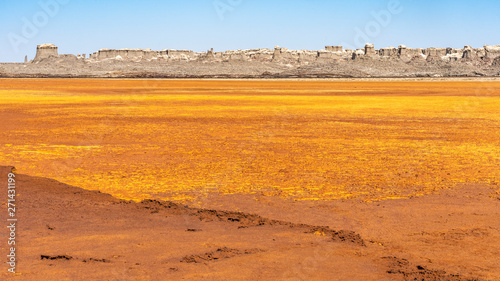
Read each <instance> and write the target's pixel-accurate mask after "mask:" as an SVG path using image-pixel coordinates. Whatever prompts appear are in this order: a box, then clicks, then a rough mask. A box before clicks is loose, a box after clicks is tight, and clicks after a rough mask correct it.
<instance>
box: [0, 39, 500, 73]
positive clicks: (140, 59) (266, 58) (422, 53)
mask: <svg viewBox="0 0 500 281" xmlns="http://www.w3.org/2000/svg"><path fill="white" fill-rule="evenodd" d="M499 59H500V45H497V46H488V45H486V46H484V48H478V49H474V48H472V47H470V46H465V47H464V48H463V49H455V48H427V49H413V48H408V47H406V46H405V45H400V46H398V48H395V47H388V48H382V49H375V46H374V45H373V44H366V46H365V48H364V49H358V50H350V49H343V48H342V46H326V47H325V49H324V50H319V51H310V50H289V49H286V48H281V47H278V46H276V47H275V48H274V50H273V49H252V50H236V51H225V52H214V51H213V49H212V50H209V51H207V52H194V51H190V50H161V51H154V50H150V49H120V50H113V49H101V50H99V51H97V52H95V53H93V54H91V55H90V56H89V57H88V58H87V57H86V55H85V54H78V55H77V56H74V55H59V54H58V53H57V47H56V46H54V45H52V44H42V45H39V46H37V54H36V57H35V59H34V60H32V61H31V62H30V63H24V64H0V77H2V76H3V77H50V76H56V77H61V76H63V77H457V76H500V63H499V62H498V61H499Z"/></svg>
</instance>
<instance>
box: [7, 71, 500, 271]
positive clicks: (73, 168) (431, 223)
mask: <svg viewBox="0 0 500 281" xmlns="http://www.w3.org/2000/svg"><path fill="white" fill-rule="evenodd" d="M499 108H500V82H499V81H495V80H484V81H481V80H436V81H429V80H414V81H405V80H387V81H375V80H367V81H362V80H350V81H349V80H160V79H158V80H155V79H150V80H118V79H116V80H113V79H0V118H1V120H2V122H1V124H0V166H3V168H2V174H1V175H0V176H1V177H2V179H1V180H2V181H6V180H7V176H6V175H7V173H9V172H11V171H12V169H13V168H12V167H15V170H14V171H15V173H16V175H17V176H16V180H18V186H17V188H18V196H17V198H18V199H19V202H18V206H17V207H18V209H19V230H18V233H19V250H18V253H17V254H18V257H19V262H18V271H17V273H16V275H15V276H13V275H12V274H10V273H8V272H7V270H6V269H5V270H4V272H3V273H2V275H0V276H2V277H9V278H13V279H14V280H15V279H19V280H248V279H256V280H500V262H499V261H498V260H500V259H499V258H500V242H499V241H500V240H499V238H500V221H499V219H498V217H499V213H500V209H499V208H500V186H499V184H500V168H499V167H500V114H499V111H498V109H499ZM6 195H7V194H6ZM2 207H3V209H2V217H3V216H6V215H7V210H6V209H7V207H6V206H5V204H4V205H2ZM4 209H5V210H4ZM6 235H7V233H2V236H4V237H6ZM1 250H2V253H4V252H5V253H6V252H7V243H3V244H2V245H1ZM415 278H417V279H415Z"/></svg>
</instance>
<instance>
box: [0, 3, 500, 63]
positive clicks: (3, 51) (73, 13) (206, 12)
mask: <svg viewBox="0 0 500 281" xmlns="http://www.w3.org/2000/svg"><path fill="white" fill-rule="evenodd" d="M44 3H45V5H44ZM54 3H55V4H54ZM499 11H500V1H494V0H477V1H470V0H468V1H463V0H453V1H448V0H446V1H437V0H436V1H428V0H380V1H379V0H373V1H367V0H359V1H356V0H350V1H348V0H342V1H327V0H308V1H305V0H304V1H299V0H287V1H282V0H274V1H273V0H267V1H265V0H181V1H153V0H141V1H138V0H136V1H132V0H100V1H99V0H86V1H79V0H38V1H30V0H24V1H10V0H0V36H1V40H0V62H22V61H23V60H24V56H25V55H28V58H29V59H32V58H33V57H34V55H35V50H36V45H38V44H42V43H53V44H56V45H57V46H58V47H59V53H70V54H78V53H85V54H89V53H92V52H95V51H97V50H99V49H101V48H150V49H153V50H162V49H191V50H195V51H205V50H208V49H210V48H214V49H215V50H216V51H224V50H234V49H251V48H273V47H274V46H275V45H279V46H282V47H285V48H289V49H309V50H319V49H322V48H324V46H325V45H344V46H345V47H348V48H360V47H363V45H364V43H366V41H368V42H370V43H374V44H375V47H376V48H382V47H389V46H395V47H397V46H398V45H400V44H404V45H407V46H408V47H414V48H417V47H421V48H426V47H431V46H435V47H456V48H462V47H463V46H464V45H472V46H473V47H482V46H483V45H484V44H489V45H496V44H500V17H498V13H499Z"/></svg>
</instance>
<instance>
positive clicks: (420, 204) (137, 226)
mask: <svg viewBox="0 0 500 281" xmlns="http://www.w3.org/2000/svg"><path fill="white" fill-rule="evenodd" d="M12 169H13V168H12V167H0V179H1V181H3V182H6V180H7V174H8V173H9V172H11V171H12ZM16 190H17V193H18V196H17V200H18V202H17V203H18V205H17V208H18V209H17V210H18V212H17V213H18V219H19V221H18V226H19V228H18V229H17V235H18V237H17V241H18V248H17V249H18V252H17V257H18V264H17V267H16V272H17V274H16V275H15V276H13V275H12V274H11V273H8V272H7V271H6V270H5V271H4V272H2V273H1V275H0V276H1V278H2V279H5V278H13V279H15V280H207V279H209V280H249V279H255V280H499V278H500V270H499V267H498V261H497V260H498V254H499V253H500V245H499V244H500V243H499V241H500V239H498V238H499V237H500V227H499V224H498V219H497V218H498V212H499V210H500V209H499V207H500V200H498V198H494V197H492V196H490V195H491V194H489V193H488V192H487V191H488V190H489V189H488V188H486V187H481V188H479V187H477V188H464V189H463V190H455V191H451V190H450V191H449V192H445V193H443V194H437V195H431V196H428V197H423V198H416V199H411V200H395V201H385V202H379V203H372V204H366V203H362V202H355V201H345V202H342V201H338V202H315V203H313V202H288V201H283V200H282V199H277V198H272V197H250V196H243V195H242V196H212V197H211V198H207V201H206V207H207V208H200V207H194V206H184V205H180V204H176V203H172V202H165V201H156V200H146V201H143V202H139V203H136V202H131V201H124V200H119V199H116V198H114V197H112V196H111V195H107V194H103V193H100V192H98V191H89V190H83V189H80V188H77V187H73V186H68V185H66V184H63V183H60V182H57V181H55V180H51V179H47V178H40V177H30V176H27V175H22V174H17V175H16ZM216 206H219V207H218V208H217V207H216ZM220 206H222V207H220ZM430 206H433V207H430ZM212 207H213V208H212ZM6 214H7V206H6V205H5V204H4V205H2V216H6ZM2 235H3V236H5V235H6V233H5V232H2ZM1 251H2V253H6V252H7V243H2V245H1Z"/></svg>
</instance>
